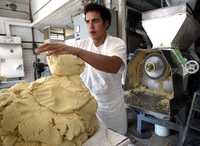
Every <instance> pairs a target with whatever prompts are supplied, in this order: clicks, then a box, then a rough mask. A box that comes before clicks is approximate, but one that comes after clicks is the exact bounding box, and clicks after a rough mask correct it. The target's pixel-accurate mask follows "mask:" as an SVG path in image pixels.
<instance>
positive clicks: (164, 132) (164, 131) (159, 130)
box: [154, 124, 169, 137]
mask: <svg viewBox="0 0 200 146" xmlns="http://www.w3.org/2000/svg"><path fill="white" fill-rule="evenodd" d="M154 127H155V134H156V135H158V136H163V137H166V136H168V135H169V129H168V128H166V127H164V126H160V125H157V124H155V125H154Z"/></svg>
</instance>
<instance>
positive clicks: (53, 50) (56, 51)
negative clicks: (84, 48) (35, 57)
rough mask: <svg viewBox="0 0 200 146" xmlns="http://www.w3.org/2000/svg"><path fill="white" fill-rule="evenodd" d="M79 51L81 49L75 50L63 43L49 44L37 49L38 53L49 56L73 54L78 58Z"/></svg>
mask: <svg viewBox="0 0 200 146" xmlns="http://www.w3.org/2000/svg"><path fill="white" fill-rule="evenodd" d="M79 51H80V49H79V48H74V47H72V46H68V45H65V44H61V43H47V44H44V45H42V46H41V47H39V48H37V49H36V53H43V52H47V55H48V56H49V55H63V54H72V55H77V56H78V53H79Z"/></svg>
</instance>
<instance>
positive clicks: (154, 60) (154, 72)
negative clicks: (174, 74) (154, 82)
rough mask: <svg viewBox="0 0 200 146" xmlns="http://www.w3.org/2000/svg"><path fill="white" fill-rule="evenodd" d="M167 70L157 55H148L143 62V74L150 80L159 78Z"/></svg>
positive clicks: (160, 57) (164, 63)
mask: <svg viewBox="0 0 200 146" xmlns="http://www.w3.org/2000/svg"><path fill="white" fill-rule="evenodd" d="M166 68H167V64H166V62H165V60H164V59H163V58H162V56H161V55H159V54H151V55H148V56H147V57H146V58H145V60H144V72H145V74H146V75H147V76H149V77H150V78H151V79H159V78H161V77H162V76H163V75H164V73H165V71H166Z"/></svg>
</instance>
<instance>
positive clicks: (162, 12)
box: [142, 5, 189, 20]
mask: <svg viewBox="0 0 200 146" xmlns="http://www.w3.org/2000/svg"><path fill="white" fill-rule="evenodd" d="M185 12H189V9H188V7H187V6H186V5H180V6H172V7H165V8H160V9H154V10H150V11H146V12H143V13H142V20H149V19H156V18H162V17H166V16H172V15H175V14H180V13H185Z"/></svg>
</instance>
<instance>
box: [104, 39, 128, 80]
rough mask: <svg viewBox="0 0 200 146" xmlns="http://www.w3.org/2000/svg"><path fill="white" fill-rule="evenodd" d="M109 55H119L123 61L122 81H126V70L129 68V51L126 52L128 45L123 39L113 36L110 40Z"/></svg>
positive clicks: (121, 69)
mask: <svg viewBox="0 0 200 146" xmlns="http://www.w3.org/2000/svg"><path fill="white" fill-rule="evenodd" d="M106 53H107V55H108V56H117V57H119V58H120V59H121V60H122V61H123V65H122V66H121V68H120V71H119V72H122V73H123V74H122V83H123V84H124V82H125V76H126V70H127V53H126V45H125V43H124V41H123V40H121V39H119V38H112V39H111V40H109V44H108V48H107V52H106Z"/></svg>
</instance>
